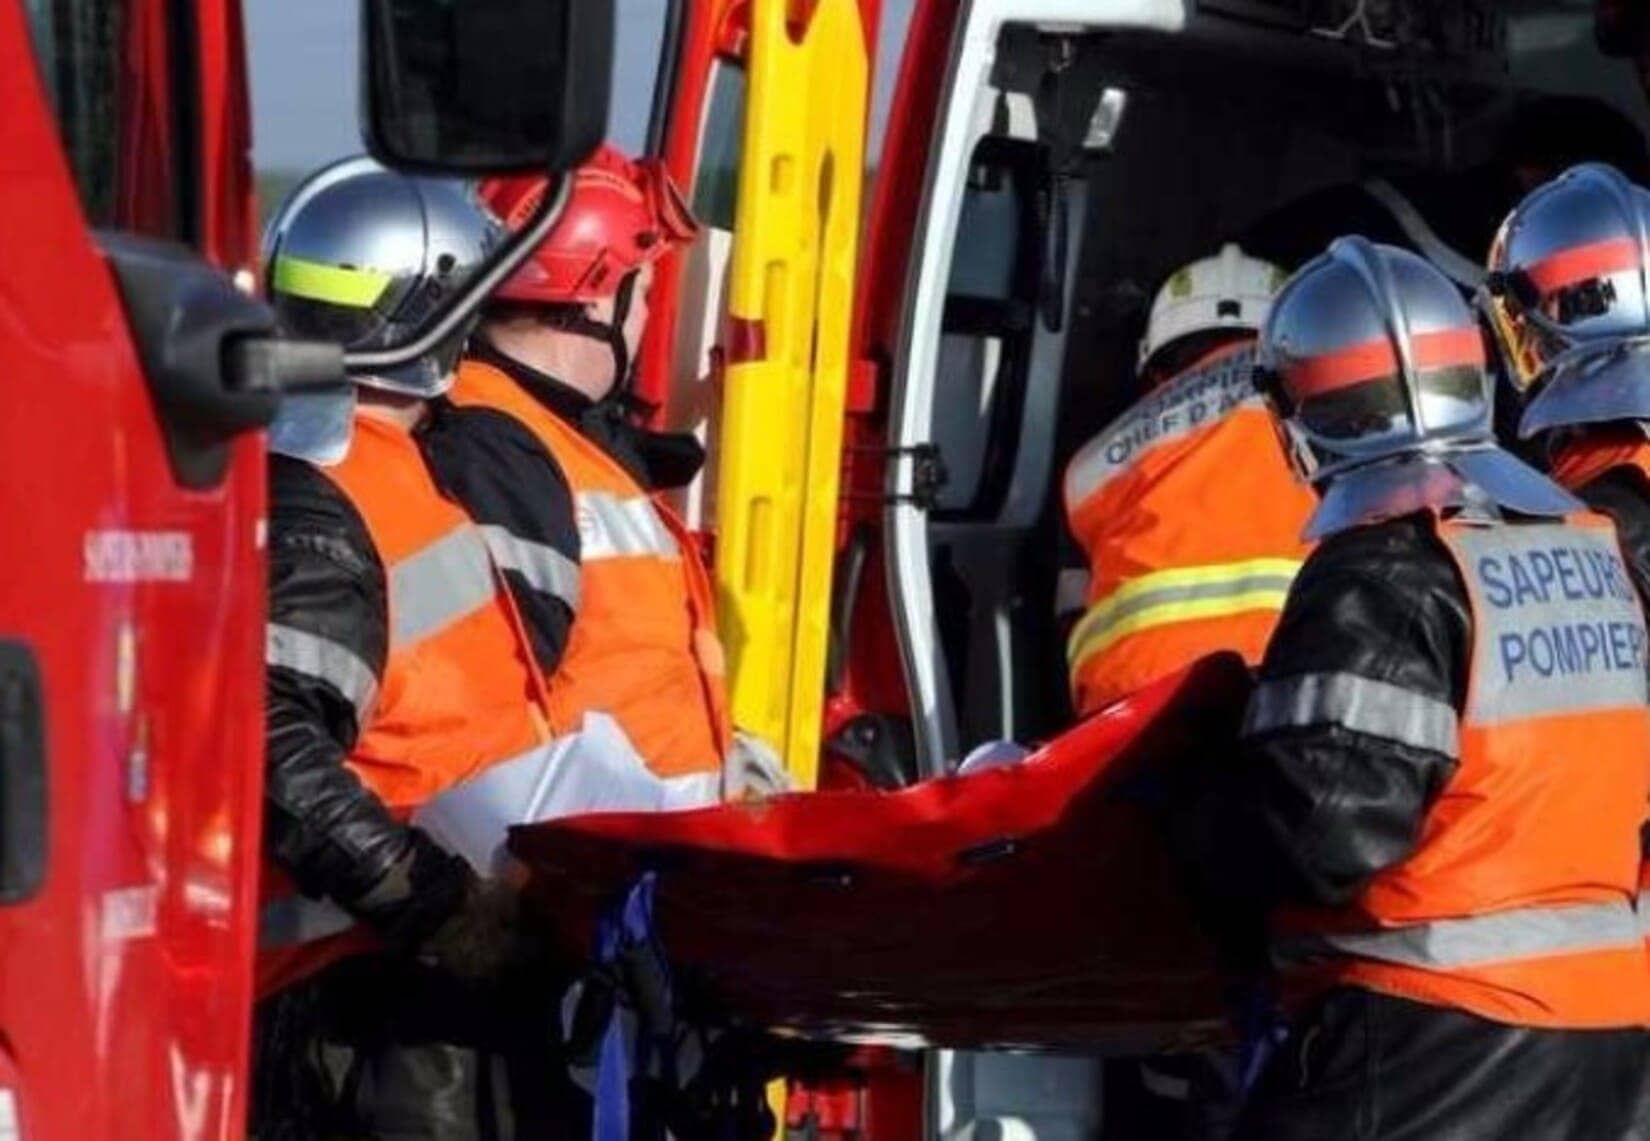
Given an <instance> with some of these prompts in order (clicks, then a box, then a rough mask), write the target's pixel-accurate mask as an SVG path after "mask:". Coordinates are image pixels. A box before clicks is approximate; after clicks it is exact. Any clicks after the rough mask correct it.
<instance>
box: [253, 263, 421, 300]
mask: <svg viewBox="0 0 1650 1141" xmlns="http://www.w3.org/2000/svg"><path fill="white" fill-rule="evenodd" d="M390 279H391V275H390V274H387V273H383V272H380V271H379V270H376V269H354V268H351V267H348V266H340V265H327V264H326V263H324V262H318V261H308V260H306V259H304V258H299V257H292V256H290V255H285V256H282V257H278V258H276V259H275V272H274V274H273V276H272V278H271V284H272V286H273V287H274V288H275V289H276V290H277V291H279V292H281V293H287V294H290V295H292V296H293V297H302V298H305V299H307V300H309V301H325V302H328V303H330V304H333V305H348V306H351V307H352V308H356V309H366V308H369V307H370V306H372V305H376V304H377V303H378V299H379V298H380V297H382V296H384V291H385V290H386V289H388V288H389V287H390Z"/></svg>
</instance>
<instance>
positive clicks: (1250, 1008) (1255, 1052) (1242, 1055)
mask: <svg viewBox="0 0 1650 1141" xmlns="http://www.w3.org/2000/svg"><path fill="white" fill-rule="evenodd" d="M1234 1020H1235V1021H1236V1023H1237V1030H1238V1039H1239V1047H1238V1076H1239V1080H1240V1081H1241V1083H1242V1085H1241V1087H1240V1088H1241V1089H1242V1091H1243V1095H1244V1096H1245V1097H1248V1095H1249V1093H1250V1091H1251V1090H1253V1089H1254V1088H1255V1083H1256V1082H1258V1081H1259V1080H1260V1076H1261V1074H1263V1073H1265V1072H1266V1066H1267V1063H1269V1062H1270V1061H1271V1060H1272V1055H1273V1054H1275V1053H1277V1051H1278V1047H1279V1046H1281V1045H1283V1044H1284V1043H1285V1042H1287V1041H1288V1040H1289V1027H1288V1025H1287V1024H1286V1023H1285V1022H1284V1021H1283V1019H1282V1018H1281V1017H1279V1015H1278V1012H1277V1007H1276V1005H1275V1004H1274V1003H1273V1002H1272V997H1271V994H1270V993H1269V992H1268V991H1267V990H1266V989H1265V988H1263V987H1259V986H1250V987H1245V988H1244V989H1243V992H1242V993H1241V995H1240V996H1239V997H1238V999H1237V1001H1236V1010H1235V1011H1234Z"/></svg>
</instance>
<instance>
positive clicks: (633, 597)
mask: <svg viewBox="0 0 1650 1141" xmlns="http://www.w3.org/2000/svg"><path fill="white" fill-rule="evenodd" d="M448 399H449V400H451V401H452V402H453V404H455V405H457V406H459V407H485V408H491V409H493V410H495V411H499V412H503V413H505V414H507V415H509V416H511V417H512V418H514V419H515V420H516V421H517V422H519V423H520V424H521V425H522V426H523V427H525V428H526V429H527V430H528V431H529V432H531V433H532V434H533V435H534V437H536V438H537V439H538V441H539V442H540V443H541V444H542V445H543V446H544V447H545V449H546V450H547V451H548V452H549V453H550V455H551V457H552V458H553V459H554V460H555V462H556V464H557V466H558V467H560V468H561V471H562V474H563V475H564V476H565V477H566V479H567V482H568V486H569V487H570V488H571V490H572V493H573V498H574V507H575V511H576V516H577V519H578V526H579V547H580V551H579V584H578V592H577V593H578V606H577V608H576V611H575V614H574V619H573V626H572V630H571V632H570V634H569V636H568V642H567V647H566V649H565V650H564V652H563V655H562V658H561V661H560V662H559V663H558V665H557V667H556V669H555V671H554V672H553V673H552V674H551V675H550V676H549V678H548V679H547V683H546V684H547V686H548V691H549V698H548V707H549V713H550V724H551V728H552V729H553V730H554V731H555V732H557V733H564V732H569V731H572V730H574V729H577V728H578V726H579V724H580V722H581V721H582V719H583V717H584V714H585V713H586V712H589V711H599V712H603V713H607V714H608V715H610V716H611V717H612V718H613V719H614V720H615V721H617V722H618V723H619V725H620V727H621V728H623V729H624V731H625V734H626V735H627V736H628V737H629V738H630V740H631V742H632V743H633V744H634V745H635V746H636V750H637V752H639V753H640V754H641V756H642V758H643V759H644V760H645V761H646V762H647V763H648V766H649V767H650V768H651V769H653V771H654V772H655V773H657V774H659V775H660V776H663V777H675V776H680V775H684V774H690V773H705V772H714V771H719V770H720V768H721V765H722V758H723V755H724V754H725V752H726V749H727V746H728V742H729V739H730V736H731V729H730V724H729V719H728V711H727V697H726V680H725V672H726V667H725V665H724V659H723V654H722V644H721V642H720V641H719V640H718V638H717V635H716V611H715V604H714V595H713V593H712V589H711V584H710V577H709V576H708V575H707V574H706V573H705V568H704V565H703V563H702V562H701V561H700V557H699V552H698V548H697V546H696V544H695V540H694V538H693V536H692V535H691V534H690V533H689V532H688V530H687V528H686V527H685V526H684V525H683V524H682V523H681V521H680V520H679V519H678V518H677V517H676V515H675V513H674V512H672V511H671V510H670V508H669V507H667V506H666V505H665V503H664V502H663V500H662V499H661V498H660V497H659V496H657V495H653V494H650V493H649V492H648V491H647V490H646V489H644V488H643V487H642V486H641V485H640V484H639V483H638V482H637V481H636V479H635V478H634V477H633V476H631V474H630V473H629V472H627V471H626V470H625V469H624V467H623V466H622V465H621V464H619V462H618V461H617V460H615V459H613V457H612V456H610V455H608V454H607V453H606V452H605V451H603V450H602V449H601V448H600V447H599V446H597V445H596V444H595V443H593V442H591V441H590V440H588V439H586V438H585V437H584V436H583V435H582V434H581V433H580V432H579V430H578V429H577V428H576V427H574V426H573V425H571V424H569V423H567V422H566V421H564V420H563V419H561V417H559V416H557V415H556V414H555V413H553V412H551V411H550V410H549V409H548V408H546V407H544V405H542V404H541V403H539V402H538V401H537V400H535V399H534V398H533V396H532V395H531V394H530V393H528V392H527V391H526V390H525V389H523V388H522V387H521V385H519V384H517V383H516V382H515V381H514V380H512V379H511V378H510V377H509V376H508V375H506V374H505V373H504V372H502V371H501V370H499V369H497V368H494V367H493V366H491V365H488V364H484V363H482V362H480V361H474V360H467V361H465V362H464V363H463V364H462V365H461V366H460V367H459V371H458V380H457V382H456V383H455V384H454V386H453V389H452V391H451V392H450V393H449V394H448Z"/></svg>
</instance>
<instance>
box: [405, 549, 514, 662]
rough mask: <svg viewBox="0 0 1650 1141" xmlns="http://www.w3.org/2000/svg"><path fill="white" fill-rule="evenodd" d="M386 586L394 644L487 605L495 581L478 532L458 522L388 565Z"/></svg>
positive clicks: (410, 640) (424, 634) (411, 639)
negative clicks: (418, 548) (387, 584)
mask: <svg viewBox="0 0 1650 1141" xmlns="http://www.w3.org/2000/svg"><path fill="white" fill-rule="evenodd" d="M389 592H390V645H391V649H392V650H394V649H403V648H405V647H406V646H408V645H410V644H412V643H414V642H417V641H419V640H420V639H422V638H427V637H429V636H430V635H431V634H434V633H436V632H437V631H440V630H442V629H444V628H445V627H447V626H450V625H451V624H452V623H454V622H456V621H458V620H459V619H460V618H463V617H464V616H465V615H467V614H472V613H474V612H475V611H477V610H480V609H481V608H482V607H484V606H488V605H491V604H492V602H493V599H494V598H495V597H496V596H497V594H498V582H497V580H496V579H495V578H494V576H493V564H492V560H491V558H490V556H489V555H488V551H487V544H486V543H485V542H483V540H482V538H481V534H480V532H479V531H477V530H476V529H475V528H474V527H470V526H461V527H458V528H455V529H454V530H452V531H449V532H448V533H447V534H445V535H443V536H442V537H441V538H439V539H437V540H436V541H435V542H433V543H431V544H430V545H429V546H427V547H425V548H423V549H422V550H420V551H416V552H414V553H413V554H411V555H409V556H407V557H406V558H404V559H402V560H401V561H400V562H398V563H396V564H395V565H394V566H392V567H390V568H389Z"/></svg>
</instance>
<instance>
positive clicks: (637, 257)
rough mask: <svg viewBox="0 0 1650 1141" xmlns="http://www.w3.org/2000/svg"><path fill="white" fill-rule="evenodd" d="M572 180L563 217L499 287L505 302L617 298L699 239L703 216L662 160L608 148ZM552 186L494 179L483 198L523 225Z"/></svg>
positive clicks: (512, 223)
mask: <svg viewBox="0 0 1650 1141" xmlns="http://www.w3.org/2000/svg"><path fill="white" fill-rule="evenodd" d="M572 177H573V191H572V194H571V196H570V197H569V198H568V201H567V208H566V210H565V211H564V212H563V214H562V217H561V220H560V221H559V222H557V223H556V227H555V229H553V230H551V231H550V235H549V236H548V237H547V238H545V239H544V242H543V244H541V245H540V246H539V248H538V250H537V252H535V253H534V254H533V256H532V257H531V258H529V259H528V260H527V262H526V263H525V264H524V265H523V266H522V267H521V269H519V270H517V271H516V273H515V276H513V277H511V278H510V280H508V281H507V282H505V283H504V285H502V286H501V287H500V288H499V290H498V292H497V294H495V296H496V297H497V298H498V299H499V300H502V301H524V302H528V303H532V302H542V303H544V304H547V305H573V304H586V303H588V302H592V301H600V300H601V299H603V298H607V297H615V296H617V295H618V294H619V291H620V287H621V285H622V284H623V283H624V282H625V281H626V280H627V279H628V278H630V277H631V275H632V274H634V273H636V272H637V271H638V270H640V269H641V268H642V267H644V266H646V265H648V264H649V263H651V262H655V261H657V260H659V258H661V257H663V256H664V255H665V254H666V253H668V252H669V251H670V250H671V249H673V248H675V247H676V246H682V245H686V244H688V243H689V242H691V241H693V239H694V238H695V237H697V236H698V233H699V223H698V221H697V220H696V219H695V218H694V217H693V212H692V210H690V209H689V208H688V205H687V202H686V201H685V200H684V198H683V197H682V192H681V190H680V189H679V188H678V187H677V185H676V182H675V180H674V179H672V178H671V177H670V173H669V171H667V170H666V169H665V165H664V163H663V162H661V161H659V160H658V159H641V160H632V159H629V158H627V157H625V155H624V154H623V153H622V152H620V151H619V150H617V149H616V148H614V147H611V146H607V145H603V146H602V147H600V148H599V149H598V150H597V151H596V153H595V154H594V155H592V156H591V157H590V159H589V160H588V161H586V162H585V164H584V165H583V166H581V167H580V168H579V169H578V170H577V171H575V172H574V173H573V176H572ZM546 186H547V182H546V180H545V179H543V178H539V177H516V178H495V179H488V180H486V181H484V182H483V183H482V184H481V187H480V194H481V200H482V202H484V203H485V204H486V205H487V207H488V208H489V209H490V210H492V212H493V213H494V214H496V215H497V216H498V217H499V219H500V220H501V221H503V223H504V224H505V226H506V227H508V228H509V229H511V230H517V229H519V228H520V227H521V226H522V225H524V224H525V223H526V222H527V220H528V218H529V217H531V216H532V213H533V211H534V210H535V209H536V208H537V207H538V204H539V202H540V200H541V199H542V198H543V197H544V193H545V189H546Z"/></svg>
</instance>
